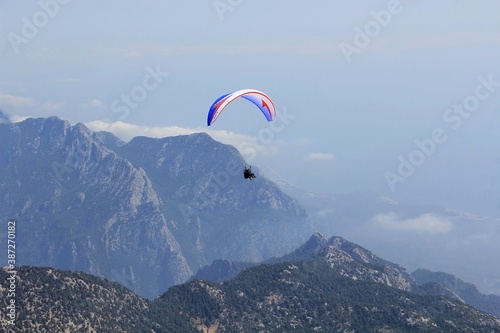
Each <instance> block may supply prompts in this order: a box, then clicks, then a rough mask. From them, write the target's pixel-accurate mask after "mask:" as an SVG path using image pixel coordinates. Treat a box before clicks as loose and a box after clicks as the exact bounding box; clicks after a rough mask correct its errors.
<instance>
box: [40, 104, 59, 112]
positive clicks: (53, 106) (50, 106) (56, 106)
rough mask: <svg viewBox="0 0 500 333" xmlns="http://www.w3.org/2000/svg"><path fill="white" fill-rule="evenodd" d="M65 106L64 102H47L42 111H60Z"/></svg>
mask: <svg viewBox="0 0 500 333" xmlns="http://www.w3.org/2000/svg"><path fill="white" fill-rule="evenodd" d="M63 106H64V102H47V103H45V104H44V105H42V109H44V110H48V111H56V110H60V109H61V108H62V107H63Z"/></svg>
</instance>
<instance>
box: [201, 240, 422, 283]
mask: <svg viewBox="0 0 500 333" xmlns="http://www.w3.org/2000/svg"><path fill="white" fill-rule="evenodd" d="M318 259H321V260H324V261H325V262H326V263H328V265H329V266H330V268H331V269H332V270H333V271H335V272H337V273H338V274H340V275H342V276H346V277H349V278H351V279H353V280H363V281H370V282H377V283H382V284H385V285H387V286H390V287H394V288H397V289H400V290H405V291H412V290H413V289H414V288H415V287H416V284H415V281H414V279H413V277H412V276H411V275H410V274H409V273H408V272H407V271H406V269H404V268H403V267H401V266H399V265H397V264H394V263H391V262H389V261H386V260H384V259H382V258H379V257H377V256H376V255H374V254H373V253H372V252H370V251H368V250H366V249H365V248H363V247H361V246H359V245H357V244H354V243H352V242H349V241H347V240H345V239H343V238H342V237H338V236H333V237H330V238H328V239H327V238H326V237H325V236H324V235H322V234H320V233H315V234H314V235H313V236H311V238H310V239H309V240H308V241H307V242H305V243H304V244H303V245H301V246H300V247H299V248H297V249H296V250H294V251H293V252H291V253H289V254H287V255H284V256H282V257H279V258H270V259H268V260H266V261H264V262H263V263H264V264H271V263H281V262H295V261H306V262H311V263H316V262H317V260H318ZM255 265H256V264H254V266H255ZM248 267H249V264H248V263H239V262H234V261H232V262H231V261H220V260H216V261H214V262H213V263H212V264H211V265H208V266H206V267H203V268H202V269H200V270H198V272H197V273H196V274H195V275H194V278H200V279H204V280H207V281H212V282H221V281H226V280H229V279H231V278H233V277H234V276H236V275H237V273H238V272H239V271H242V270H244V269H246V268H248Z"/></svg>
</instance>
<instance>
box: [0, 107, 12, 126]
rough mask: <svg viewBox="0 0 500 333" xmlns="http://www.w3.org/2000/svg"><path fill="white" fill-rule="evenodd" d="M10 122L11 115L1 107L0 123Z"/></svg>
mask: <svg viewBox="0 0 500 333" xmlns="http://www.w3.org/2000/svg"><path fill="white" fill-rule="evenodd" d="M7 123H10V117H9V115H8V114H7V112H5V111H4V110H2V109H0V124H7Z"/></svg>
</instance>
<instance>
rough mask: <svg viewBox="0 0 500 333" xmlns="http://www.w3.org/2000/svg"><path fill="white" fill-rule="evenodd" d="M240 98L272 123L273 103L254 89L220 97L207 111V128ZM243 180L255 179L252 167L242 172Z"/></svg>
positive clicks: (273, 114) (274, 114)
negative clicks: (258, 110)
mask: <svg viewBox="0 0 500 333" xmlns="http://www.w3.org/2000/svg"><path fill="white" fill-rule="evenodd" d="M240 97H242V98H244V99H246V100H249V101H250V102H252V103H253V104H255V106H257V107H258V108H259V109H260V111H262V114H264V116H265V117H266V119H267V121H273V120H274V119H275V118H276V108H275V107H274V103H273V101H272V100H271V98H269V96H267V95H266V94H264V93H263V92H262V91H258V90H254V89H242V90H238V91H235V92H232V93H229V94H225V95H222V96H221V97H219V98H217V99H216V100H215V102H214V103H213V104H212V106H211V107H210V109H209V111H208V117H207V126H210V125H212V124H213V123H214V122H215V120H217V118H218V117H219V115H220V114H221V112H222V110H224V108H225V107H226V106H228V105H229V104H230V103H231V102H232V101H234V100H235V99H238V98H240ZM243 178H245V179H250V180H252V179H254V178H255V175H254V173H253V172H252V167H246V166H245V169H244V170H243Z"/></svg>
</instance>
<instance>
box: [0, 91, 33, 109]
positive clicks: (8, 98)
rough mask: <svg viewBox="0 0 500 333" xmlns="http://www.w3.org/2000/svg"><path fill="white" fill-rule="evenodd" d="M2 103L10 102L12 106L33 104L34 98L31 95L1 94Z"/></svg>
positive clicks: (0, 101) (0, 100) (0, 102)
mask: <svg viewBox="0 0 500 333" xmlns="http://www.w3.org/2000/svg"><path fill="white" fill-rule="evenodd" d="M0 104H8V105H10V106H14V107H19V106H26V105H33V104H34V100H33V99H32V98H29V97H20V96H14V95H7V94H0Z"/></svg>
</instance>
